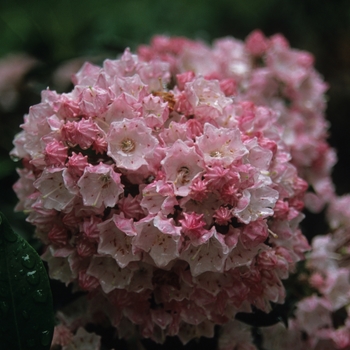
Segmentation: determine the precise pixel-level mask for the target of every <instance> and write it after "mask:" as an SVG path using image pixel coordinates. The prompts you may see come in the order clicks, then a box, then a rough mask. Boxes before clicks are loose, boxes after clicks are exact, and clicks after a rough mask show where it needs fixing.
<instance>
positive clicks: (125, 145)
mask: <svg viewBox="0 0 350 350" xmlns="http://www.w3.org/2000/svg"><path fill="white" fill-rule="evenodd" d="M121 149H122V151H123V152H124V153H131V152H133V151H134V150H135V142H134V141H133V140H131V139H124V140H123V141H122V142H121Z"/></svg>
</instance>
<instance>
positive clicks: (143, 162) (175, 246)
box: [12, 33, 332, 346]
mask: <svg viewBox="0 0 350 350" xmlns="http://www.w3.org/2000/svg"><path fill="white" fill-rule="evenodd" d="M259 35H260V34H259V33H258V34H256V33H255V34H253V35H252V36H250V37H249V38H248V39H247V41H246V43H242V42H238V41H236V40H234V39H222V40H220V41H218V42H216V43H215V45H214V48H213V49H209V48H208V47H206V46H205V45H204V44H201V43H195V42H191V41H189V40H187V39H169V38H160V37H158V38H156V39H155V40H154V42H153V46H152V47H150V48H147V47H141V48H140V50H139V51H140V53H139V55H135V54H132V53H131V52H130V51H129V50H126V51H125V52H124V54H123V55H122V56H121V57H120V58H119V59H117V60H105V61H104V62H103V66H102V67H99V66H95V65H92V64H90V63H86V64H84V66H83V67H82V68H81V69H80V71H79V72H78V73H77V74H75V75H74V77H73V83H74V89H73V90H72V91H71V92H70V93H63V94H58V93H56V92H54V91H50V90H45V91H43V92H42V102H41V103H39V104H38V105H35V106H32V107H31V108H30V110H29V113H28V114H27V115H26V116H25V119H24V124H23V125H22V129H23V131H22V132H21V133H19V134H18V135H17V137H16V139H15V141H14V143H15V148H14V150H13V151H12V156H13V157H16V158H19V159H22V160H23V165H24V168H23V169H20V170H18V173H19V176H20V179H19V180H18V182H17V183H16V184H15V186H14V189H15V191H16V193H17V196H18V198H19V203H18V205H17V209H18V210H24V211H26V212H27V213H28V214H29V216H28V219H27V220H28V221H29V222H30V223H32V224H33V225H35V227H36V235H37V237H39V238H40V239H41V240H42V242H43V243H44V244H45V245H46V246H47V248H46V251H45V253H44V255H43V259H44V260H46V261H47V263H48V266H49V272H50V276H51V278H54V279H58V280H61V281H62V282H64V283H66V284H70V283H72V284H74V286H75V288H76V289H77V290H83V291H86V292H87V293H88V295H89V302H88V307H89V313H90V314H91V315H94V320H95V322H97V321H96V320H100V321H101V322H103V320H106V319H108V320H109V322H110V323H111V324H112V325H113V326H114V327H116V329H117V330H118V333H119V336H120V337H124V336H125V337H127V336H129V335H130V332H131V331H130V329H131V328H132V327H134V329H135V331H136V332H138V333H139V334H141V336H143V337H148V338H152V339H154V340H155V341H158V342H162V341H164V339H165V337H166V336H167V335H178V336H179V338H180V339H181V341H182V342H183V343H186V342H188V341H189V340H190V339H192V338H195V337H200V336H202V335H204V336H207V337H211V336H213V332H214V326H215V325H216V324H225V323H227V322H230V321H231V320H233V319H234V317H235V315H236V313H237V312H241V311H244V312H249V311H250V310H251V306H252V305H254V306H255V307H256V308H259V309H261V310H263V311H265V312H268V311H269V310H270V308H271V307H270V302H271V301H272V302H275V303H282V302H283V301H284V298H285V290H284V287H283V284H282V282H281V279H285V278H287V277H288V275H289V272H290V271H292V270H293V268H294V266H295V263H296V262H297V261H299V260H301V259H303V257H304V252H305V251H306V250H308V249H309V245H308V243H307V241H306V239H305V237H304V236H303V235H302V233H301V231H300V229H299V223H300V221H301V220H302V218H303V215H302V214H301V210H302V209H303V206H304V195H305V191H306V190H307V188H308V186H309V184H311V185H312V186H314V189H315V191H316V192H317V194H320V193H323V192H322V191H321V190H320V188H319V187H317V186H316V184H318V183H319V182H322V181H323V180H325V181H324V182H327V180H328V175H329V174H328V167H329V165H330V164H331V163H332V156H331V154H332V151H331V150H330V149H329V148H328V146H324V147H323V146H322V145H326V144H325V143H324V137H325V122H324V121H323V119H322V118H323V115H322V108H323V105H324V102H323V95H322V93H323V91H324V87H325V86H324V84H323V82H322V81H321V79H320V78H319V76H318V75H317V74H316V73H315V71H314V70H313V68H312V59H311V57H310V56H309V55H308V54H306V53H302V52H297V51H294V50H291V49H289V47H288V45H287V43H286V41H285V40H284V39H283V38H282V37H280V36H276V37H273V38H271V39H269V40H268V39H265V38H262V37H260V36H259ZM262 60H264V61H263V62H262ZM291 67H292V70H291ZM290 70H291V72H290ZM296 72H297V73H298V74H296ZM287 98H288V99H289V103H288V105H287V102H286V99H287ZM319 123H320V125H319ZM314 124H315V125H317V129H314ZM310 130H312V132H311V131H310ZM308 133H309V134H310V135H309V134H308ZM306 135H308V136H306ZM307 150H308V152H306V151H307ZM298 152H301V153H302V154H303V157H299V158H298ZM321 155H322V156H321ZM305 180H306V181H305ZM326 187H327V186H324V187H322V189H324V188H326ZM327 189H328V190H329V188H328V187H327ZM317 194H314V196H317ZM325 198H326V196H325ZM81 324H82V325H83V324H84V322H83V321H81V322H80V324H79V325H81ZM62 327H63V326H62ZM64 327H65V326H64ZM64 327H63V328H62V330H61V331H62V334H63V333H64V334H63V335H62V338H64V339H65V340H62V341H63V342H64V344H65V346H66V344H68V343H69V341H71V340H69V339H73V338H72V337H73V335H72V333H70V330H69V328H67V329H65V328H64ZM238 328H239V326H237V329H238ZM75 329H77V327H76V328H75ZM57 332H58V333H57ZM59 332H60V330H57V331H56V334H60V333H59ZM78 332H80V331H78ZM67 339H68V340H67ZM66 340H67V341H66ZM96 341H97V340H96ZM67 346H68V345H67Z"/></svg>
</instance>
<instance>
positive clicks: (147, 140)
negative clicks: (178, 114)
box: [107, 119, 158, 170]
mask: <svg viewBox="0 0 350 350" xmlns="http://www.w3.org/2000/svg"><path fill="white" fill-rule="evenodd" d="M107 141H108V155H110V156H111V157H112V158H113V159H114V161H115V162H116V164H117V166H118V167H120V168H125V169H130V170H137V169H138V168H140V167H141V165H147V164H148V163H147V160H146V159H145V157H146V156H151V154H152V152H153V150H154V148H155V147H156V146H157V144H158V140H157V139H156V138H155V137H154V136H152V135H151V129H150V128H148V127H147V126H146V125H145V124H144V122H143V121H141V120H131V121H129V120H128V119H124V120H123V121H121V122H113V123H112V124H111V128H110V130H109V133H108V136H107Z"/></svg>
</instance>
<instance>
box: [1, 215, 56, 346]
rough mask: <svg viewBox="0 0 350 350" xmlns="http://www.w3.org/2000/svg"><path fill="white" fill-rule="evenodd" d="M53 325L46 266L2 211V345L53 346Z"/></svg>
mask: <svg viewBox="0 0 350 350" xmlns="http://www.w3.org/2000/svg"><path fill="white" fill-rule="evenodd" d="M53 327H54V314H53V305H52V295H51V290H50V285H49V280H48V277H47V273H46V270H45V268H44V265H43V263H42V261H41V259H40V257H39V256H38V254H37V253H36V251H35V250H34V249H33V248H32V247H31V246H30V245H29V244H28V243H27V242H26V241H25V240H24V239H23V238H22V237H20V236H19V235H18V234H16V233H15V232H14V231H13V230H12V228H11V226H10V224H9V223H8V221H7V220H6V218H5V216H4V214H2V213H1V212H0V344H1V345H0V347H1V349H11V350H27V349H28V350H46V349H50V345H51V340H52V334H53Z"/></svg>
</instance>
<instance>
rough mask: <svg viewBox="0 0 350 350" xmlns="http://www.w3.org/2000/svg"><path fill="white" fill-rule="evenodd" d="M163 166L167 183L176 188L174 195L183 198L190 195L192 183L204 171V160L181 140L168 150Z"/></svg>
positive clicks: (193, 148)
mask: <svg viewBox="0 0 350 350" xmlns="http://www.w3.org/2000/svg"><path fill="white" fill-rule="evenodd" d="M161 164H162V166H163V168H164V172H165V175H166V181H168V182H170V183H172V184H173V186H174V194H175V195H179V196H183V197H184V196H187V195H188V194H189V192H190V186H191V184H192V181H193V180H194V178H195V177H197V176H199V174H200V173H201V172H202V171H203V160H202V158H201V157H200V155H199V154H198V153H197V152H196V150H195V147H194V146H193V147H189V146H187V145H186V144H185V143H184V142H183V141H181V140H178V141H176V142H175V143H174V144H173V145H172V146H171V147H170V148H169V149H168V150H167V152H166V156H165V158H164V159H163V160H162V162H161Z"/></svg>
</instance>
